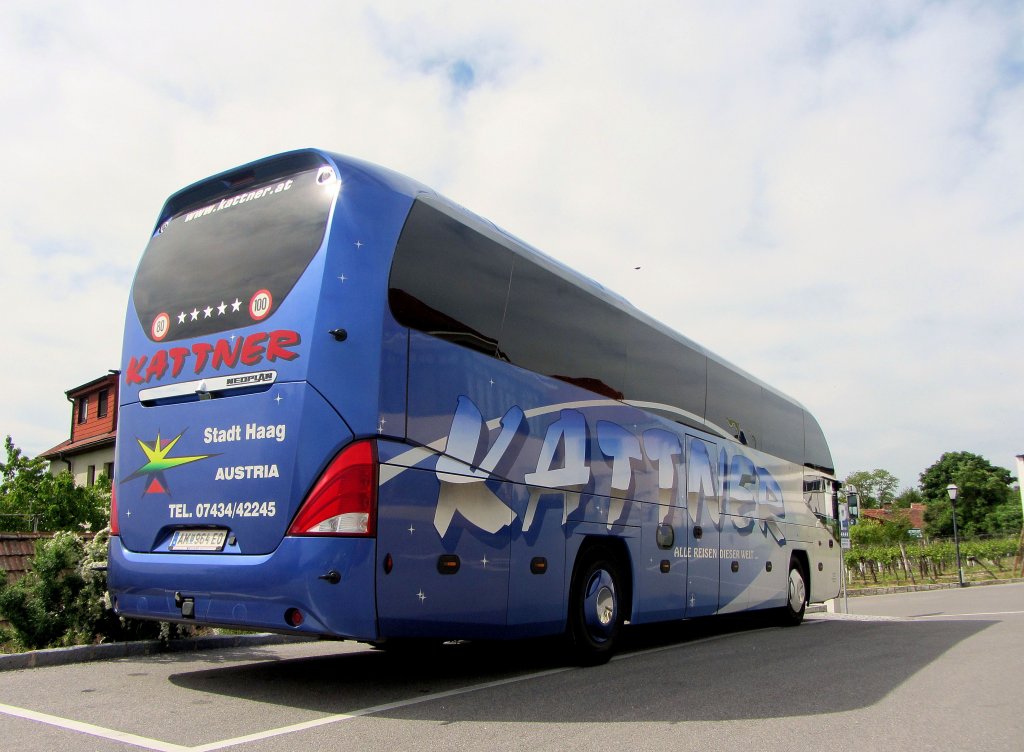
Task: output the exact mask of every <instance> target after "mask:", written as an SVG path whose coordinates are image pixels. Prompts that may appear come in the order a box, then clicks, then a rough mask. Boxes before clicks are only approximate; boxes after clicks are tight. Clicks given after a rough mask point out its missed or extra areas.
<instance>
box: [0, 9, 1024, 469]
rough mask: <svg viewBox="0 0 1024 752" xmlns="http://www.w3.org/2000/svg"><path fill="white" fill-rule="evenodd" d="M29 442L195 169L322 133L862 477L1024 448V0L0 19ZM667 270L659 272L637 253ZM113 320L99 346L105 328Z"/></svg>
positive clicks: (43, 439)
mask: <svg viewBox="0 0 1024 752" xmlns="http://www.w3.org/2000/svg"><path fill="white" fill-rule="evenodd" d="M0 16H2V20H3V23H0V70H3V71H4V72H5V75H4V76H3V77H2V81H3V83H2V84H0V108H2V110H3V111H4V112H5V113H17V116H16V117H10V116H8V117H6V118H4V119H3V120H2V121H0V137H2V141H0V143H3V144H4V147H3V150H4V151H3V156H4V166H5V175H4V180H3V181H2V183H0V206H3V209H2V210H0V254H2V258H3V259H4V264H3V272H2V276H0V295H2V297H3V301H4V306H5V307H6V310H7V312H8V314H9V323H8V326H7V328H6V334H5V340H6V346H5V362H8V363H15V364H17V366H16V367H13V368H12V367H8V368H7V369H5V375H4V376H3V377H2V378H3V381H2V382H0V394H2V395H3V396H0V424H2V425H0V433H3V432H10V433H13V434H14V438H15V440H16V442H18V443H19V444H21V445H22V446H24V447H25V448H26V449H27V450H28V451H32V452H35V451H40V450H43V449H45V448H47V447H48V446H49V445H51V444H54V443H56V442H57V441H59V440H61V439H62V438H64V437H66V434H67V425H68V409H69V407H68V405H67V404H66V403H65V402H64V400H63V395H62V392H63V391H64V390H66V389H68V388H70V387H72V386H75V385H77V384H80V383H83V382H86V381H89V380H91V379H92V378H95V377H96V376H98V375H101V374H102V373H104V372H105V371H106V369H107V368H112V367H116V366H117V364H118V361H119V350H120V335H119V329H120V327H121V322H122V319H123V315H124V313H123V308H124V303H125V299H126V293H127V287H128V284H129V281H130V278H131V275H132V270H133V268H134V264H135V263H136V261H137V258H138V255H139V253H140V251H141V249H142V248H143V247H144V245H145V242H146V239H147V237H148V234H149V232H150V231H151V230H152V223H153V221H154V219H155V217H156V214H157V211H158V209H159V207H160V205H161V203H162V202H163V200H164V199H165V198H166V196H167V195H169V194H170V193H171V192H173V191H175V190H177V189H178V188H180V187H183V186H184V185H186V184H188V183H190V182H192V181H194V180H196V179H198V178H201V177H202V176H204V175H207V174H210V173H213V172H217V171H220V170H222V169H226V168H228V167H231V166H234V165H236V164H240V163H243V162H247V161H250V160H252V159H255V158H258V157H260V156H263V155H265V154H269V153H274V152H278V151H283V150H286V149H290V148H295V147H300V146H322V147H325V148H329V149H333V150H336V151H340V152H343V153H348V154H352V155H354V156H358V157H361V158H364V159H368V160H370V161H375V162H378V163H380V164H383V165H385V166H388V167H391V168H393V169H397V170H399V171H401V172H405V173H407V174H409V175H411V176H412V177H415V178H418V179H420V180H422V181H424V182H426V183H428V184H430V185H432V186H434V187H435V188H437V189H438V190H440V191H442V192H443V193H445V194H447V195H449V196H450V197H451V198H453V199H455V200H457V201H459V202H460V203H462V204H464V205H466V206H468V207H469V208H471V209H473V210H474V211H477V212H478V213H480V214H482V215H484V216H487V217H488V218H490V219H492V220H494V221H495V222H497V223H498V224H500V225H502V226H504V227H506V228H507V229H508V230H510V231H511V232H513V233H515V234H517V235H519V236H521V237H523V238H524V239H526V240H527V241H528V242H531V243H533V244H535V245H537V246H538V247H540V248H542V249H543V250H545V251H546V252H547V253H550V254H551V255H553V256H556V257H557V258H560V259H562V260H564V261H565V262H567V263H568V264H570V265H571V266H574V267H575V268H577V269H580V270H581V271H583V272H584V273H586V274H589V275H590V276H593V277H594V278H596V279H597V280H598V281H600V282H602V283H603V284H605V285H607V286H609V287H611V288H612V289H614V290H617V291H619V292H621V293H623V294H625V295H626V297H627V298H629V299H630V300H632V301H633V302H634V303H635V304H637V305H638V306H639V307H641V308H643V309H645V310H647V311H649V312H650V313H652V314H654V315H655V316H657V317H658V318H660V319H662V320H664V321H666V322H667V323H669V324H670V325H672V326H673V327H675V328H677V329H679V330H680V331H682V332H684V333H685V334H687V335H688V336H690V337H692V338H693V339H696V340H697V341H699V342H701V343H702V344H705V345H707V346H708V347H710V348H711V349H713V350H715V351H717V352H720V353H721V354H722V355H724V356H725V357H727V358H729V359H730V360H733V361H735V362H737V363H738V364H739V365H741V366H743V367H744V368H746V369H748V370H750V371H752V372H754V373H755V374H757V375H759V376H760V377H762V378H764V379H765V380H766V381H768V382H769V383H772V384H774V385H776V386H778V387H779V388H781V389H783V390H784V391H787V392H789V393H791V394H793V395H794V396H795V397H797V398H798V399H800V400H801V401H802V402H804V403H805V404H807V405H808V407H810V408H811V409H812V410H813V411H814V412H815V413H816V414H818V416H819V418H820V420H821V422H822V424H823V427H824V428H825V430H826V432H827V434H828V435H829V437H830V439H831V442H832V446H833V453H834V455H835V457H836V460H837V462H838V465H839V469H840V472H842V473H845V472H849V471H852V470H857V469H870V468H874V467H886V468H888V469H890V470H892V471H893V472H894V473H895V474H897V475H898V476H899V477H900V478H901V480H902V481H903V482H904V483H905V484H910V483H912V482H914V481H916V475H917V473H919V472H920V471H921V470H923V469H924V468H925V467H926V466H927V465H928V464H930V463H931V462H933V461H934V460H935V459H937V458H938V456H939V455H940V454H941V453H942V452H943V451H947V450H959V449H968V450H971V451H978V452H981V453H983V454H986V455H987V456H988V457H989V458H990V459H991V460H992V461H994V462H996V463H999V464H1004V465H1007V466H1009V465H1010V463H1011V461H1012V456H1013V454H1015V453H1018V452H1021V451H1024V428H1022V426H1024V412H1022V408H1021V402H1020V400H1019V399H1015V398H1014V397H1015V395H1014V390H1015V389H1016V381H1017V374H1018V373H1019V372H1020V370H1021V366H1022V357H1021V354H1020V348H1019V340H1020V335H1019V333H1020V332H1021V331H1022V328H1024V327H1022V324H1024V321H1022V314H1021V311H1022V307H1021V306H1020V304H1019V302H1018V298H1019V294H1020V288H1021V283H1022V282H1024V274H1022V272H1021V268H1022V267H1021V265H1020V263H1019V262H1018V260H1017V257H1018V255H1019V253H1020V249H1021V247H1022V241H1024V175H1022V168H1024V145H1022V141H1021V139H1020V137H1019V134H1020V133H1021V132H1022V130H1024V52H1022V50H1024V43H1022V39H1024V13H1022V11H1021V10H1020V9H1019V8H1017V7H1015V6H1012V5H1001V4H990V5H989V4H980V5H966V4H957V3H949V4H933V3H924V2H905V3H895V4H894V3H861V4H857V5H856V6H853V7H851V6H831V5H826V6H822V5H821V4H820V3H804V2H789V3H772V4H764V5H755V6H752V5H751V4H737V5H732V4H708V5H705V6H699V5H692V4H687V5H684V6H682V7H680V6H679V4H678V3H657V2H651V3H642V4H639V5H636V6H629V7H628V8H627V7H626V6H613V5H603V4H595V3H592V2H591V3H571V4H557V5H555V6H552V5H551V4H550V3H546V4H544V3H531V2H525V3H519V4H516V5H515V6H514V7H509V8H504V7H501V6H494V5H487V4H478V3H470V2H457V1H454V0H453V1H452V2H448V3H442V4H434V5H431V6H430V7H429V8H424V7H421V6H417V7H413V6H410V5H409V4H408V3H399V2H375V3H348V4H340V5H337V4H331V5H329V4H326V3H313V2H305V3H291V4H288V5H287V6H282V5H280V4H276V3H273V4H272V3H218V4H213V5H210V4H207V3H176V4H174V5H173V6H164V7H157V6H152V5H148V4H146V5H134V4H132V5H125V4H119V3H101V4H90V5H88V6H78V7H76V6H70V7H67V6H64V5H60V6H59V7H58V6H47V5H42V4H40V3H27V2H26V3H9V4H6V5H5V6H4V8H3V9H2V10H0ZM638 265H639V266H641V267H642V268H641V269H640V270H639V271H634V269H633V267H635V266H638ZM81 321H93V322H95V323H94V324H92V325H91V326H90V333H89V336H88V338H87V339H88V342H87V343H83V342H82V338H81V335H80V322H81Z"/></svg>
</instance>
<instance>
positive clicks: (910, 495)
mask: <svg viewBox="0 0 1024 752" xmlns="http://www.w3.org/2000/svg"><path fill="white" fill-rule="evenodd" d="M925 503H926V501H925V498H924V494H922V493H921V492H920V491H918V490H917V489H916V488H904V489H903V490H902V491H900V493H899V496H897V497H896V498H895V499H893V500H892V505H893V506H894V507H896V508H897V509H910V505H911V504H925Z"/></svg>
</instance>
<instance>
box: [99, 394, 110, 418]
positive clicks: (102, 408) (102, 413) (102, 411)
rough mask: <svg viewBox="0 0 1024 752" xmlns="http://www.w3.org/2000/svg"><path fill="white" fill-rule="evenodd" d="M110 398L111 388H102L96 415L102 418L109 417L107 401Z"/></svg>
mask: <svg viewBox="0 0 1024 752" xmlns="http://www.w3.org/2000/svg"><path fill="white" fill-rule="evenodd" d="M109 399H110V390H109V389H100V393H99V397H98V400H99V401H98V402H97V403H96V415H97V416H98V417H100V418H105V417H107V402H109Z"/></svg>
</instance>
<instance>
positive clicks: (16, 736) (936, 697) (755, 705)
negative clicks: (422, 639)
mask: <svg viewBox="0 0 1024 752" xmlns="http://www.w3.org/2000/svg"><path fill="white" fill-rule="evenodd" d="M850 609H851V611H853V612H854V613H853V614H851V615H848V616H847V615H827V614H820V615H813V616H810V617H808V619H807V621H806V622H805V623H804V625H803V626H801V627H799V628H796V629H792V628H789V629H786V628H777V627H769V626H766V625H765V624H763V623H761V624H758V623H756V622H755V623H754V624H750V623H748V622H744V621H738V620H728V621H716V620H705V621H701V622H685V623H677V624H673V625H670V626H667V627H659V628H657V629H646V628H645V629H641V628H634V629H632V630H629V631H628V632H627V635H628V644H627V645H626V646H625V649H624V650H623V652H622V653H621V654H620V655H619V656H617V657H616V658H615V659H614V660H613V661H612V662H611V663H609V664H608V665H606V666H601V667H597V668H589V669H580V668H575V667H572V666H568V665H565V663H564V662H562V661H561V660H560V659H559V655H558V653H557V651H555V650H554V649H553V647H552V646H551V645H549V644H546V643H540V644H538V643H523V644H514V645H509V644H499V645H480V644H456V645H446V646H444V647H442V648H441V649H439V650H438V651H436V652H435V653H434V654H432V655H427V656H423V655H415V656H413V655H401V654H398V655H392V654H389V653H383V652H380V651H375V650H372V649H370V648H367V647H365V646H361V645H357V644H354V643H344V642H343V643H331V642H322V643H303V644H291V645H280V646H264V647H258V648H248V649H232V650H215V651H204V652H201V653H192V654H174V655H157V656H148V657H140V658H126V659H120V660H114V661H106V662H100V663H88V664H77V665H70V666H57V667H50V668H38V669H29V670H22V671H10V672H4V673H2V674H0V749H3V750H20V751H23V752H29V751H33V750H53V749H59V750H61V751H62V752H77V751H78V750H99V751H101V752H106V751H107V750H131V749H135V750H137V749H140V748H142V749H153V750H167V751H168V752H183V751H184V750H192V751H193V752H212V751H213V750H220V749H234V750H239V752H243V751H244V752H252V751H256V750H259V751H261V752H262V751H264V750H282V751H284V750H287V751H288V752H294V750H296V749H302V750H305V749H312V750H335V749H337V750H346V751H349V750H388V751H389V752H390V751H391V750H424V749H428V750H449V749H451V750H486V751H487V752H490V751H491V750H527V749H528V750H577V749H578V750H601V751H602V752H604V751H606V750H610V749H623V750H647V749H652V750H653V749H668V750H701V751H704V750H738V749H747V750H757V751H758V752H760V751H761V750H780V751H781V750H786V751H787V752H789V751H791V750H794V749H796V750H801V749H826V750H828V751H829V752H837V751H839V750H856V751H857V752H865V751H867V750H883V749H884V750H965V749H978V750H984V751H985V752H996V751H997V750H1014V752H1018V751H1019V750H1021V749H1024V720H1022V719H1024V713H1022V712H1021V711H1022V703H1024V676H1022V675H1024V585H1001V586H992V587H984V588H981V587H975V588H969V589H964V590H943V591H932V592H926V593H910V594H904V595H892V596H877V597H872V598H855V599H850Z"/></svg>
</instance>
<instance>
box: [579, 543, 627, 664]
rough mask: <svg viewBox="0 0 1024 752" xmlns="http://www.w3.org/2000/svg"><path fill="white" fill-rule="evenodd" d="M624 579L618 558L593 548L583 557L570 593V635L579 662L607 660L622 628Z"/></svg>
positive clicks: (596, 662)
mask: <svg viewBox="0 0 1024 752" xmlns="http://www.w3.org/2000/svg"><path fill="white" fill-rule="evenodd" d="M621 583H622V580H621V575H620V573H619V567H618V565H617V564H616V562H615V559H614V558H613V557H612V556H611V555H610V554H608V552H607V551H605V550H604V549H594V550H592V551H590V552H588V553H586V554H584V557H583V558H582V559H581V561H580V564H579V566H578V567H577V569H576V573H575V575H574V576H573V580H572V585H571V590H570V595H569V624H568V637H569V643H570V646H571V648H572V651H573V655H574V657H575V659H576V661H577V662H578V663H580V664H581V665H586V666H594V665H598V664H601V663H606V662H607V661H608V659H609V658H611V657H612V653H613V652H614V651H615V647H616V642H617V639H618V636H619V632H620V630H621V629H622V622H623V613H622V602H621V599H622V593H623V590H622V584H621Z"/></svg>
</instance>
